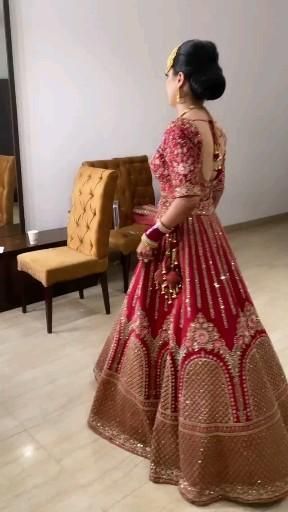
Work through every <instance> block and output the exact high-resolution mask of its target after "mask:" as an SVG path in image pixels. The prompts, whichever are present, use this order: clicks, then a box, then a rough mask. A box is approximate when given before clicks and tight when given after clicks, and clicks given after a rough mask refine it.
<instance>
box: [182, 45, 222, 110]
mask: <svg viewBox="0 0 288 512" xmlns="http://www.w3.org/2000/svg"><path fill="white" fill-rule="evenodd" d="M173 70H174V73H176V74H177V73H180V72H182V73H183V74H184V76H185V79H186V80H187V82H188V83H189V85H190V89H191V92H192V95H193V96H194V97H195V98H196V99H198V100H201V101H204V100H217V99H218V98H220V97H221V96H222V94H223V93H224V91H225V88H226V80H225V77H224V75H223V71H222V68H221V67H220V65H219V54H218V50H217V47H216V45H215V44H214V43H212V42H211V41H200V40H198V39H193V40H191V41H186V42H185V43H183V44H181V46H179V48H178V50H177V53H176V56H175V59H174V64H173Z"/></svg>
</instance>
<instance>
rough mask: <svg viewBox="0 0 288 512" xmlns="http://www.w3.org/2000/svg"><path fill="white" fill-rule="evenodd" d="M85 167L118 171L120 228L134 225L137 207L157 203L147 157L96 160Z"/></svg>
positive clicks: (117, 193) (117, 197)
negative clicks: (133, 214) (134, 211)
mask: <svg viewBox="0 0 288 512" xmlns="http://www.w3.org/2000/svg"><path fill="white" fill-rule="evenodd" d="M83 165H89V166H91V167H100V168H102V169H114V170H115V171H117V173H118V183H117V188H116V193H115V199H116V200H118V201H119V207H120V227H123V226H128V225H129V224H132V222H133V217H132V212H133V208H134V207H135V206H141V205H144V204H154V203H155V196H154V190H153V185H152V174H151V170H150V166H149V161H148V157H147V156H146V155H143V156H135V157H132V156H130V157H125V158H112V159H111V160H94V161H89V162H86V163H84V164H83Z"/></svg>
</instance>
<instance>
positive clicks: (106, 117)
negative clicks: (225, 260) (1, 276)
mask: <svg viewBox="0 0 288 512" xmlns="http://www.w3.org/2000/svg"><path fill="white" fill-rule="evenodd" d="M10 3H11V15H12V32H13V45H14V60H15V75H16V89H17V99H18V110H19V112H18V114H19V128H20V139H21V153H22V165H23V180H24V195H25V210H26V218H27V225H28V227H36V228H49V227H57V226H61V225H63V224H65V222H66V212H67V210H68V205H69V195H70V191H71V187H72V181H73V177H74V174H75V171H76V169H77V167H78V166H79V164H80V162H81V161H82V160H85V159H92V158H102V157H112V156H121V155H130V154H137V153H148V154H151V153H152V152H153V150H154V148H155V146H156V145H157V143H158V142H159V141H160V138H161V134H162V131H163V129H164V128H165V126H166V124H167V122H168V121H169V119H170V118H171V116H172V112H170V110H169V108H168V107H167V105H166V98H165V88H164V65H165V60H166V56H167V53H168V52H169V50H170V49H171V48H172V47H173V46H175V45H176V44H177V43H179V42H181V41H183V40H185V39H187V38H192V37H200V38H211V39H212V40H215V41H216V42H217V44H218V46H219V50H220V54H221V61H222V64H223V67H224V71H225V73H226V76H227V81H228V88H227V94H226V95H225V97H224V98H223V100H221V101H220V102H218V103H217V104H215V105H211V109H212V111H213V112H214V113H215V114H216V115H217V117H218V119H219V121H220V122H222V123H223V125H224V126H225V128H226V131H227V133H228V137H229V157H228V162H227V190H226V195H225V198H224V201H223V203H222V206H221V209H220V213H221V217H222V218H223V221H224V222H225V223H226V224H231V223H235V222H240V221H245V220H248V219H254V218H258V217H262V216H266V215H272V214H276V213H280V212H283V211H287V210H288V206H287V203H288V201H287V196H288V180H287V170H288V143H287V136H288V102H287V101H285V100H286V95H287V90H288V65H287V53H286V46H287V44H286V43H287V19H288V2H287V0H275V1H272V0H251V1H248V0H232V1H231V0H81V1H80V0H29V1H27V0H10Z"/></svg>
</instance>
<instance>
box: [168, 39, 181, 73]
mask: <svg viewBox="0 0 288 512" xmlns="http://www.w3.org/2000/svg"><path fill="white" fill-rule="evenodd" d="M178 48H179V46H177V47H176V48H174V50H172V52H171V53H170V55H169V57H168V60H167V67H166V74H167V73H169V71H170V69H172V68H173V65H174V60H175V57H176V54H177V52H178Z"/></svg>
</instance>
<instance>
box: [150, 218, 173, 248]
mask: <svg viewBox="0 0 288 512" xmlns="http://www.w3.org/2000/svg"><path fill="white" fill-rule="evenodd" d="M171 231H172V229H170V228H168V227H167V226H165V225H164V224H163V222H162V221H158V222H157V223H156V224H154V226H152V228H150V229H148V230H147V231H146V233H145V234H144V235H143V241H144V243H145V241H146V242H147V241H148V243H149V242H151V243H152V244H156V247H157V245H158V244H159V242H161V240H162V238H164V236H165V235H168V234H169V233H170V232H171Z"/></svg>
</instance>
